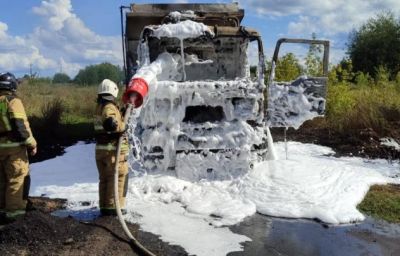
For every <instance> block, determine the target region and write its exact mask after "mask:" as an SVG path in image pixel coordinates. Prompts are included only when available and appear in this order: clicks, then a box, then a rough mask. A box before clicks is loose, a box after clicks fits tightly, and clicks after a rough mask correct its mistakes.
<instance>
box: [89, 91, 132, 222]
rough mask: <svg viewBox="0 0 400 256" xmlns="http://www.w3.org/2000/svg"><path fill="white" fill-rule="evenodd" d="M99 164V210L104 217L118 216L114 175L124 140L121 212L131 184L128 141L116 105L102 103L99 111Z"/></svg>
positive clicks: (119, 182) (119, 187)
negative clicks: (119, 147) (118, 153)
mask: <svg viewBox="0 0 400 256" xmlns="http://www.w3.org/2000/svg"><path fill="white" fill-rule="evenodd" d="M94 126H95V127H94V128H95V133H96V142H97V143H96V164H97V169H98V171H99V207H100V211H101V213H102V214H103V215H114V214H115V204H114V172H115V164H116V153H117V144H118V139H119V137H120V136H123V140H122V145H121V154H120V158H119V169H118V174H119V176H118V191H119V202H120V205H121V208H125V197H126V193H127V185H128V184H127V183H128V178H127V175H128V162H127V160H128V152H129V147H128V140H127V137H126V135H125V134H124V131H125V124H124V120H123V116H122V114H121V112H120V110H119V109H118V107H117V105H116V104H115V103H114V101H112V100H111V101H109V100H104V99H101V98H100V100H99V102H98V105H97V107H96V116H95V124H94Z"/></svg>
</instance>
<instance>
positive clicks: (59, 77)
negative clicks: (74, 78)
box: [53, 73, 71, 84]
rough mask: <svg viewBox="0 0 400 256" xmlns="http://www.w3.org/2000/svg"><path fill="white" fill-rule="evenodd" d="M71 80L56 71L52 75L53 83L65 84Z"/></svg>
mask: <svg viewBox="0 0 400 256" xmlns="http://www.w3.org/2000/svg"><path fill="white" fill-rule="evenodd" d="M70 82H71V78H70V77H69V76H68V75H67V74H64V73H56V74H55V75H54V76H53V84H67V83H70Z"/></svg>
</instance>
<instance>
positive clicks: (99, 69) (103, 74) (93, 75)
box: [52, 62, 124, 85]
mask: <svg viewBox="0 0 400 256" xmlns="http://www.w3.org/2000/svg"><path fill="white" fill-rule="evenodd" d="M105 78H108V79H110V80H112V81H114V82H115V83H117V84H118V83H120V82H121V81H123V79H124V72H123V70H122V69H121V68H120V67H119V66H117V65H113V64H111V63H107V62H105V63H101V64H97V65H90V66H87V67H85V68H84V69H81V70H79V72H78V74H77V75H76V76H75V77H74V78H73V79H71V78H70V77H69V76H68V75H67V74H65V73H56V74H54V76H53V79H52V82H53V83H54V84H68V83H74V84H79V85H94V84H98V83H100V82H101V81H102V80H103V79H105Z"/></svg>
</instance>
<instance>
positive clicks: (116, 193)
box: [114, 104, 155, 256]
mask: <svg viewBox="0 0 400 256" xmlns="http://www.w3.org/2000/svg"><path fill="white" fill-rule="evenodd" d="M131 110H132V105H131V104H128V107H127V109H126V112H125V115H124V122H125V127H126V125H127V122H128V120H129V116H130V113H131ZM122 140H123V136H120V137H119V140H118V146H117V155H116V159H115V173H114V201H115V209H116V211H117V215H118V219H119V222H120V223H121V226H122V229H123V230H124V232H125V234H126V235H127V236H128V237H129V241H130V242H131V243H132V244H133V245H134V246H135V247H137V248H138V249H139V250H141V251H142V252H143V253H144V255H147V256H155V254H153V253H152V252H151V251H149V250H148V249H147V248H146V247H144V246H143V245H142V244H141V243H140V242H139V241H138V240H136V238H135V237H134V236H133V235H132V233H131V232H130V231H129V228H128V226H127V225H126V222H125V220H124V218H123V216H122V212H121V206H120V204H119V191H118V169H119V159H120V154H121V144H122Z"/></svg>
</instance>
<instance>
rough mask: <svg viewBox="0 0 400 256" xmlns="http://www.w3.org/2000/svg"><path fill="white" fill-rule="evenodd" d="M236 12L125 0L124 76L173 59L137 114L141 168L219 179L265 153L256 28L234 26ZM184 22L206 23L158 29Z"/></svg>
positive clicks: (261, 61)
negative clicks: (253, 71)
mask: <svg viewBox="0 0 400 256" xmlns="http://www.w3.org/2000/svg"><path fill="white" fill-rule="evenodd" d="M123 10H124V9H123V8H121V19H122V17H123V15H122V14H123ZM243 16H244V10H242V9H240V8H239V7H238V5H237V4H132V5H131V6H130V7H129V9H128V11H127V12H125V24H126V28H125V29H122V32H123V49H124V65H125V72H126V77H127V78H131V77H132V76H134V75H135V74H137V72H139V71H140V70H141V69H146V67H147V68H148V67H149V66H148V65H149V64H151V63H156V62H159V60H160V57H165V56H167V57H168V58H170V59H171V60H172V62H171V63H175V65H176V66H175V68H170V67H169V66H170V65H169V64H168V65H167V67H165V68H164V70H168V72H167V71H165V72H159V73H158V74H157V79H155V80H154V81H152V84H151V85H150V86H149V87H150V88H149V95H148V97H147V98H146V100H145V103H144V105H143V107H142V109H141V113H140V116H139V118H138V121H137V127H136V131H135V132H136V134H137V136H138V137H139V138H140V140H141V147H140V151H141V156H142V159H141V160H142V162H143V165H144V167H146V168H147V169H149V170H159V171H165V170H175V172H176V174H177V175H178V176H179V177H182V178H185V179H190V180H200V179H203V178H206V179H209V178H211V179H226V178H229V177H235V176H238V175H240V174H243V173H244V172H246V171H247V170H249V168H251V167H252V166H253V164H254V163H255V162H259V161H262V160H265V159H266V158H267V155H268V143H267V134H266V129H268V128H266V127H265V124H266V117H267V109H266V105H265V98H264V95H265V94H266V86H265V84H264V70H265V60H264V53H263V45H262V41H261V37H260V35H259V34H258V32H257V31H255V30H253V29H250V28H246V27H243V26H241V21H242V19H243ZM121 21H122V25H123V20H121ZM185 21H190V22H196V23H201V24H204V25H205V26H207V29H205V32H204V33H201V34H199V35H197V36H194V37H187V38H180V34H179V33H175V34H174V33H170V34H168V33H166V32H165V31H167V32H171V31H170V28H172V27H173V25H172V24H178V25H179V24H183V22H185ZM168 26H169V27H168ZM162 29H164V33H161V35H160V33H159V31H160V30H162ZM251 42H257V46H258V52H257V55H258V58H259V61H258V68H257V75H256V77H251V75H250V64H249V59H248V56H247V54H248V46H249V44H250V43H251ZM171 56H172V57H171ZM160 63H161V62H160ZM175 71H176V72H175ZM272 77H273V76H272ZM286 86H289V85H286ZM279 100H280V99H277V98H276V99H274V101H275V102H278V101H279ZM269 113H270V114H273V113H274V112H271V111H270V112H269ZM321 113H322V112H320V113H319V114H321ZM281 114H282V113H281ZM283 115H285V114H283ZM275 116H276V115H275ZM271 125H272V126H273V123H271Z"/></svg>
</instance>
